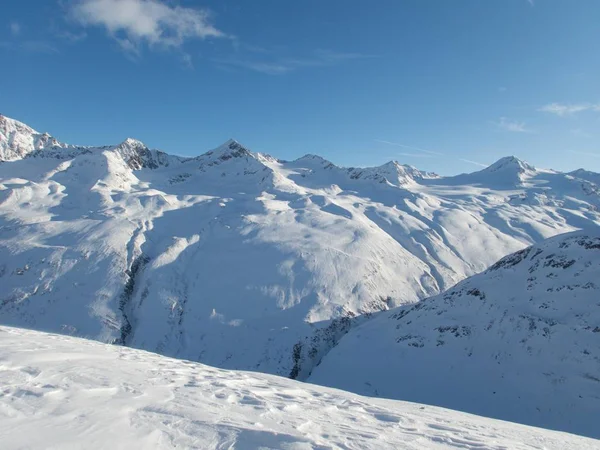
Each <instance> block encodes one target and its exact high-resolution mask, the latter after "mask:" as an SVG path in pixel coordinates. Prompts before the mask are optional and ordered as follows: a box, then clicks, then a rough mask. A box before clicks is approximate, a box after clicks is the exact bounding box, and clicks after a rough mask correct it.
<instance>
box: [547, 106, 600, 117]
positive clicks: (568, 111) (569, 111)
mask: <svg viewBox="0 0 600 450" xmlns="http://www.w3.org/2000/svg"><path fill="white" fill-rule="evenodd" d="M538 111H541V112H546V113H550V114H555V115H557V116H559V117H566V116H572V115H574V114H577V113H580V112H583V111H600V104H599V103H596V104H594V103H549V104H548V105H544V106H542V107H541V108H540V109H538Z"/></svg>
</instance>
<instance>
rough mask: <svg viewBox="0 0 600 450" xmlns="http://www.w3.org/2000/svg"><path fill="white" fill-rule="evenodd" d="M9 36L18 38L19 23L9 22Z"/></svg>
mask: <svg viewBox="0 0 600 450" xmlns="http://www.w3.org/2000/svg"><path fill="white" fill-rule="evenodd" d="M9 28H10V34H12V35H13V36H18V35H20V34H21V24H20V23H19V22H11V23H10V25H9Z"/></svg>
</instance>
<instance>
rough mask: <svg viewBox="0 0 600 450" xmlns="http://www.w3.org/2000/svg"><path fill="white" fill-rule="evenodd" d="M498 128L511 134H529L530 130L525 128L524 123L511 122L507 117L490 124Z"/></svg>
mask: <svg viewBox="0 0 600 450" xmlns="http://www.w3.org/2000/svg"><path fill="white" fill-rule="evenodd" d="M492 123H493V124H494V125H496V126H497V127H498V128H500V129H502V130H505V131H510V132H512V133H531V132H532V130H530V129H529V128H527V126H526V125H525V122H518V121H516V120H511V119H509V118H507V117H500V120H498V121H496V122H492Z"/></svg>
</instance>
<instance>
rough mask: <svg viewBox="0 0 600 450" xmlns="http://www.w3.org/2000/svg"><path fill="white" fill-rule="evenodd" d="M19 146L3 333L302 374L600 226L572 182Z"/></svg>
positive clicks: (234, 151) (12, 181) (2, 262)
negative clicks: (394, 323)
mask: <svg viewBox="0 0 600 450" xmlns="http://www.w3.org/2000/svg"><path fill="white" fill-rule="evenodd" d="M4 122H6V120H4ZM27 132H29V131H27ZM0 136H4V137H3V138H2V141H1V142H0V145H4V147H2V148H4V149H6V148H8V145H7V142H9V140H8V139H5V134H2V133H1V132H0ZM30 137H31V136H30ZM11 142H13V141H11ZM24 142H26V143H27V145H29V147H27V148H28V149H29V150H31V152H30V154H31V155H32V156H30V157H25V158H19V159H16V160H13V161H5V162H3V163H1V164H0V283H2V285H3V287H4V289H3V290H2V291H1V292H0V319H1V321H2V323H3V324H6V325H13V326H26V327H30V328H35V329H43V330H49V331H54V332H64V333H67V334H72V335H76V336H87V337H91V338H95V339H98V340H101V341H104V342H115V343H121V344H125V345H128V346H132V347H137V348H142V349H147V350H152V351H156V352H159V353H162V354H165V355H169V356H176V357H181V358H187V359H191V360H196V361H201V362H204V363H208V364H211V365H215V366H219V367H225V368H232V369H251V370H259V371H264V372H268V373H275V374H279V375H284V376H292V377H294V378H298V379H301V380H302V379H306V378H307V377H308V376H309V375H310V373H311V371H312V370H313V368H314V367H315V365H316V364H318V363H319V361H321V360H322V359H323V357H324V356H325V355H326V354H327V353H328V352H329V351H330V349H331V348H332V347H334V346H335V345H336V344H337V342H338V341H339V340H340V339H341V338H342V336H343V335H344V334H346V333H347V332H348V331H349V330H350V329H352V328H353V327H354V326H356V325H358V324H360V323H362V321H364V320H366V319H368V317H369V316H372V315H373V314H375V313H378V312H381V311H386V310H388V309H390V308H394V307H397V306H401V305H405V304H411V303H415V302H418V301H420V300H422V299H424V298H427V297H430V296H433V295H436V294H438V293H440V292H442V291H444V290H446V289H448V288H450V287H451V286H453V285H454V284H456V283H457V282H459V281H461V280H463V279H465V278H466V277H468V276H471V275H473V274H476V273H478V272H481V271H483V270H485V269H487V267H489V266H490V265H492V264H494V263H495V262H496V261H498V260H499V259H500V258H501V257H504V256H506V255H507V254H510V253H512V252H514V251H518V250H521V249H522V248H524V247H526V246H528V245H530V244H533V243H536V242H540V241H541V240H543V239H545V238H547V237H550V236H554V235H556V234H560V233H564V232H569V231H573V230H575V229H578V228H582V227H585V226H589V225H590V224H594V226H597V225H598V224H600V213H599V212H598V211H599V207H600V188H599V187H598V185H597V184H595V183H593V181H590V180H588V179H583V178H581V177H579V176H578V175H577V174H575V175H573V174H561V173H557V172H552V171H545V170H540V169H537V170H535V171H533V170H529V171H528V172H527V173H526V174H525V176H524V177H523V180H521V179H520V178H519V179H518V180H514V179H512V178H511V177H510V176H509V177H507V176H502V174H501V172H502V171H496V172H494V175H493V176H484V175H485V173H484V175H482V174H481V172H479V173H475V174H469V175H462V176H461V175H458V176H456V177H436V176H434V175H432V174H427V173H425V172H421V171H418V169H414V168H412V167H410V166H402V165H399V164H396V163H387V164H384V165H383V166H380V167H376V168H363V169H352V168H350V169H348V168H341V167H338V166H335V165H334V164H332V163H330V162H329V161H327V160H325V159H323V158H321V157H316V156H308V157H306V156H305V157H302V158H299V159H297V160H295V161H283V160H278V159H276V158H273V157H271V156H268V155H264V154H261V153H255V152H251V151H250V150H249V149H247V148H246V147H244V146H243V145H241V144H239V143H238V142H237V141H233V140H230V141H227V142H226V143H225V144H223V145H221V146H219V147H217V148H216V149H214V150H212V151H209V152H206V153H204V154H202V155H199V156H196V157H192V158H182V157H177V156H171V155H168V154H166V153H163V152H160V151H158V150H151V149H149V148H148V147H147V146H146V145H145V144H143V143H141V142H139V141H136V140H125V141H124V142H123V143H121V144H119V145H117V146H105V147H89V148H87V147H86V148H84V147H68V148H62V147H61V148H56V149H54V148H52V147H48V148H46V149H43V150H39V149H38V150H36V149H35V145H34V140H33V138H31V139H29V138H27V139H25V140H24ZM11 148H12V147H11ZM382 167H383V169H382ZM515 167H516V170H514V169H515ZM509 169H510V173H511V174H513V173H517V175H519V174H520V171H521V169H520V163H517V164H512V165H509ZM499 173H500V175H498V174H499ZM583 175H585V177H586V178H589V179H591V180H593V177H590V176H588V175H586V174H583ZM583 175H582V176H583ZM481 249H485V251H482V250H481Z"/></svg>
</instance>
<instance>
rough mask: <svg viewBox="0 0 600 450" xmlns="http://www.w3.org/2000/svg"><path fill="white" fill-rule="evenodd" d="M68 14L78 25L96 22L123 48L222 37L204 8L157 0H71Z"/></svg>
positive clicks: (168, 45)
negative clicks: (176, 4) (170, 3)
mask: <svg viewBox="0 0 600 450" xmlns="http://www.w3.org/2000/svg"><path fill="white" fill-rule="evenodd" d="M69 14H70V16H71V17H72V18H73V19H74V20H76V21H77V22H79V23H80V24H81V25H82V26H99V27H103V28H105V29H106V31H107V32H108V35H109V36H110V37H111V38H113V39H114V40H115V41H116V42H118V43H119V45H120V46H121V48H123V50H125V51H127V52H132V53H135V54H139V52H140V49H141V47H142V46H143V45H147V46H149V47H151V48H154V47H160V48H163V49H165V48H179V47H181V45H182V44H183V43H184V42H186V41H188V40H190V39H206V38H210V37H215V38H222V37H226V35H225V33H223V32H222V31H220V30H218V29H217V28H216V27H215V26H214V25H212V23H211V15H210V13H209V11H208V10H206V9H200V8H187V7H182V6H171V5H169V4H165V3H164V2H161V1H159V0H74V1H73V2H72V3H71V4H70V6H69Z"/></svg>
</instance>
